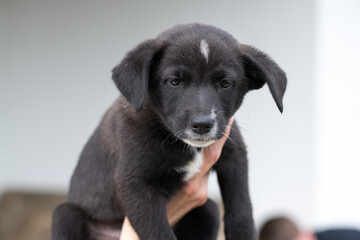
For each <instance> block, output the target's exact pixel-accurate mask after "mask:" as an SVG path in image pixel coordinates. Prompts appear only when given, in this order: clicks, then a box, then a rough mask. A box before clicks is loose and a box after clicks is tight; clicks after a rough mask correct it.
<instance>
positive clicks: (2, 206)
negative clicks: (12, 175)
mask: <svg viewBox="0 0 360 240" xmlns="http://www.w3.org/2000/svg"><path fill="white" fill-rule="evenodd" d="M64 201H66V195H65V194H48V193H46V194H42V193H28V192H19V191H16V192H15V191H9V192H5V193H4V194H3V195H2V196H1V197H0V239H2V240H49V239H50V238H51V237H50V226H51V218H52V211H53V209H54V208H55V207H56V206H57V205H59V204H60V203H61V202H64Z"/></svg>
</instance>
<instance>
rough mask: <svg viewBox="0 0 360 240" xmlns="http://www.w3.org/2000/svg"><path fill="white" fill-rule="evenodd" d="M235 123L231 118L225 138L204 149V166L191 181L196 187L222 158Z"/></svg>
mask: <svg viewBox="0 0 360 240" xmlns="http://www.w3.org/2000/svg"><path fill="white" fill-rule="evenodd" d="M233 122H234V117H232V118H230V120H229V123H228V125H227V126H226V130H225V134H224V136H223V137H222V138H221V139H219V140H217V141H215V142H214V143H213V144H211V145H210V146H209V147H207V148H205V149H204V156H203V165H202V166H201V168H200V170H199V173H198V174H196V175H195V176H194V177H193V178H191V179H190V180H189V181H191V182H192V184H195V185H198V184H200V182H201V181H202V178H203V176H204V175H205V174H207V173H208V172H209V170H210V169H211V168H212V166H213V165H214V164H215V163H216V161H217V160H218V158H219V157H220V154H221V150H222V147H223V146H224V143H225V142H226V140H227V138H228V136H229V134H230V129H231V126H232V124H233Z"/></svg>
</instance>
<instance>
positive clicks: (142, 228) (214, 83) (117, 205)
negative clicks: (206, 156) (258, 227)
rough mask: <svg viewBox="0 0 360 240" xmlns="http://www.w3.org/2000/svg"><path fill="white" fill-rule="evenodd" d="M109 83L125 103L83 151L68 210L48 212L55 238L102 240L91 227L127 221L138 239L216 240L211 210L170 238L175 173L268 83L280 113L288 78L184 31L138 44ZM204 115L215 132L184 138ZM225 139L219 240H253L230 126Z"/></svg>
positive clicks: (210, 32)
mask: <svg viewBox="0 0 360 240" xmlns="http://www.w3.org/2000/svg"><path fill="white" fill-rule="evenodd" d="M202 40H205V41H206V43H207V44H208V47H209V55H208V61H206V60H205V57H204V56H203V54H202V53H201V51H200V42H201V41H202ZM113 80H114V82H115V84H116V86H117V87H118V89H119V90H120V92H121V93H122V95H123V96H120V97H119V98H118V99H117V100H116V101H115V103H114V104H113V105H112V106H111V107H110V109H109V110H108V111H107V113H106V114H105V116H104V117H103V119H102V121H101V123H100V125H99V127H98V128H97V129H96V130H95V132H94V134H93V135H92V136H91V138H90V140H89V142H88V143H87V144H86V146H85V148H84V150H83V152H82V154H81V156H80V160H79V163H78V165H77V167H76V169H75V172H74V174H73V177H72V179H71V185H70V191H69V198H68V202H67V203H64V204H62V205H60V206H59V207H58V208H57V209H56V210H55V213H54V217H53V226H52V238H53V239H56V240H63V239H64V240H65V239H95V238H96V239H109V238H106V237H103V238H101V237H98V234H94V233H93V232H92V230H91V229H92V228H91V227H89V226H94V225H101V226H104V225H107V226H121V223H122V221H123V219H124V216H125V215H126V216H128V218H129V220H130V222H131V224H132V226H133V227H134V229H135V230H136V232H137V233H138V235H139V236H140V238H141V239H150V240H159V239H161V240H164V239H166V240H167V239H170V240H175V239H206V240H209V239H216V235H217V231H218V230H217V229H218V224H219V219H218V210H217V208H216V206H215V204H214V203H213V202H211V201H210V200H208V201H207V203H206V204H205V205H203V206H201V207H199V208H196V209H194V210H193V211H191V212H190V213H189V214H188V215H186V216H185V217H184V218H183V219H182V220H181V221H180V222H179V223H178V224H177V225H176V226H175V227H174V229H172V228H171V227H170V226H169V223H168V221H167V216H166V202H167V201H168V200H169V198H170V197H171V196H172V195H173V194H174V192H175V191H177V190H178V189H179V188H181V186H182V185H183V183H184V180H183V179H184V175H185V174H186V172H183V171H180V170H179V169H182V167H184V166H185V165H186V164H187V163H189V162H190V161H192V160H193V158H194V156H195V154H198V152H199V151H202V150H199V149H198V148H196V147H195V146H196V144H197V143H196V144H195V143H194V141H195V142H196V141H200V142H201V143H199V144H202V143H203V142H206V141H210V140H215V139H219V138H221V137H222V135H223V133H224V132H225V127H226V124H227V122H228V120H229V118H230V117H231V116H233V115H234V113H235V111H236V110H237V109H238V108H239V107H240V105H241V103H242V100H243V98H244V96H245V94H246V93H247V92H248V91H249V90H252V89H258V88H260V87H262V86H263V85H264V84H265V83H267V84H268V86H269V89H270V91H271V93H272V96H273V98H274V100H275V102H276V104H277V106H278V108H279V110H280V111H282V110H283V105H282V98H283V95H284V91H285V87H286V76H285V73H284V72H283V71H282V70H281V69H280V68H279V67H278V66H277V64H276V63H275V62H274V61H272V60H271V59H270V58H269V57H268V56H267V55H265V54H264V53H261V52H259V51H258V50H256V49H255V48H253V47H250V46H246V45H240V44H238V42H237V41H236V40H235V39H234V38H233V37H232V36H231V35H229V34H228V33H226V32H224V31H222V30H220V29H218V28H215V27H212V26H208V25H202V24H191V25H180V26H176V27H174V28H172V29H170V30H167V31H165V32H163V33H162V34H160V35H159V36H158V37H157V38H155V39H151V40H147V41H145V42H143V43H141V44H140V45H139V46H137V47H136V48H135V49H133V50H132V51H130V52H129V53H128V54H127V56H126V57H125V58H124V59H123V61H122V62H121V63H120V64H119V65H118V66H116V67H115V68H114V69H113ZM224 81H225V83H226V84H225V85H223V83H224ZM177 83H179V84H177ZM227 83H230V86H227ZM224 86H225V87H224ZM211 114H215V115H216V118H215V119H213V121H214V125H216V127H213V128H212V130H211V132H210V133H206V134H202V135H200V134H194V133H190V134H189V129H190V130H191V127H193V128H194V127H196V126H194V124H193V119H194V118H196V117H199V116H210V115H211ZM230 138H231V141H229V140H228V141H227V142H226V143H225V145H224V149H223V152H222V154H221V157H220V159H219V161H218V162H217V163H216V164H215V166H214V168H213V169H214V170H215V171H216V172H217V174H218V180H219V184H220V188H221V193H222V197H223V202H224V206H225V216H224V221H225V234H226V239H242V240H253V239H254V238H255V237H254V236H255V235H254V224H253V218H252V207H251V202H250V197H249V189H248V166H247V157H246V149H245V145H244V142H243V140H242V137H241V134H240V131H239V129H238V128H237V126H236V123H234V124H233V127H232V130H231V133H230ZM184 139H185V140H186V139H187V140H189V141H192V142H191V143H190V144H191V145H192V146H190V145H188V144H187V143H185V142H184V141H183V140H184ZM193 144H195V145H193ZM209 228H210V229H209ZM104 233H106V230H104ZM95 236H96V237H95Z"/></svg>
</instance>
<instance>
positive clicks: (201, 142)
mask: <svg viewBox="0 0 360 240" xmlns="http://www.w3.org/2000/svg"><path fill="white" fill-rule="evenodd" d="M181 140H182V141H183V142H185V143H187V144H189V145H190V146H193V147H197V148H205V147H208V146H210V145H211V144H212V143H213V142H215V139H214V138H198V139H181Z"/></svg>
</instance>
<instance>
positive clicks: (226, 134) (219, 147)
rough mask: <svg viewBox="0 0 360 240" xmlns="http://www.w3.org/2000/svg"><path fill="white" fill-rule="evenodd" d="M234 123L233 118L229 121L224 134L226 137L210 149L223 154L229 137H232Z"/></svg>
mask: <svg viewBox="0 0 360 240" xmlns="http://www.w3.org/2000/svg"><path fill="white" fill-rule="evenodd" d="M233 123H234V117H231V118H230V120H229V123H228V125H227V126H226V129H225V133H223V135H224V136H222V137H221V138H220V139H219V140H218V141H215V142H214V143H213V144H212V145H211V146H210V148H212V149H214V150H216V151H220V152H221V150H222V148H223V146H224V144H225V142H226V140H227V139H228V137H229V135H230V130H231V126H232V124H233Z"/></svg>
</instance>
